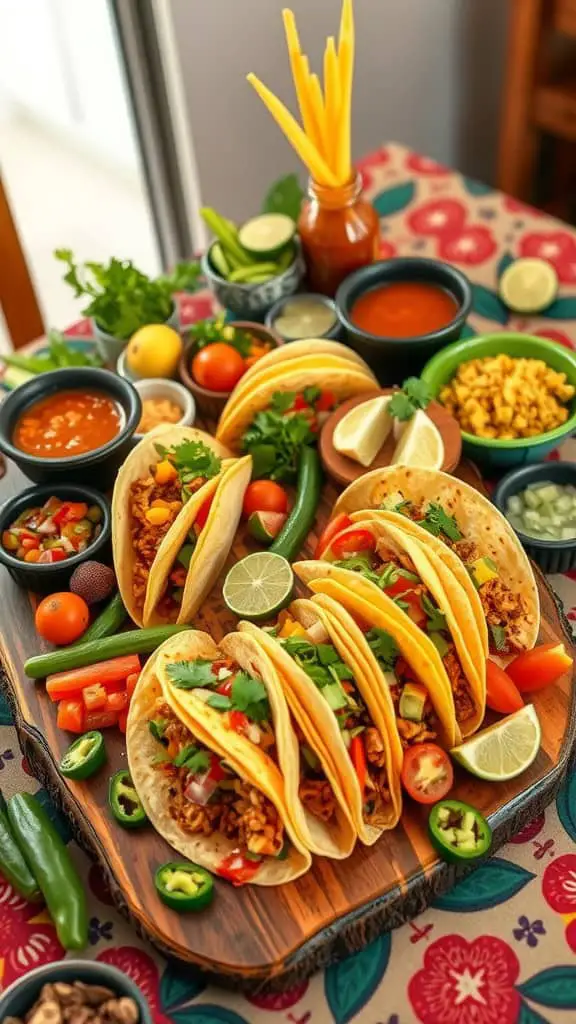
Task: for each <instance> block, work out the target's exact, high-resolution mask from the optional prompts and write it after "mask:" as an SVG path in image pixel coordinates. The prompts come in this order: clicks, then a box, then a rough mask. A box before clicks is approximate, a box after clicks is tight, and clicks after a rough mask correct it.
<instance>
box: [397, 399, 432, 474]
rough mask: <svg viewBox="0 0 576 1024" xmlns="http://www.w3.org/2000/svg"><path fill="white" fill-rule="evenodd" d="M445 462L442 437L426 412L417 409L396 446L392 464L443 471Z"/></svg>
mask: <svg viewBox="0 0 576 1024" xmlns="http://www.w3.org/2000/svg"><path fill="white" fill-rule="evenodd" d="M443 462H444V442H443V440H442V435H441V433H440V431H439V430H438V427H437V426H436V424H435V423H433V422H432V420H431V419H430V417H429V416H427V415H426V413H425V412H424V410H423V409H417V410H416V412H415V413H414V415H413V417H412V419H411V420H410V422H409V423H408V426H407V427H406V429H405V431H404V433H403V434H402V437H401V438H400V440H399V442H398V444H397V445H396V449H395V451H394V455H393V456H392V463H393V464H395V465H400V466H417V467H418V468H419V469H441V468H442V463H443Z"/></svg>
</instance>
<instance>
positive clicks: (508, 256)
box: [496, 252, 516, 280]
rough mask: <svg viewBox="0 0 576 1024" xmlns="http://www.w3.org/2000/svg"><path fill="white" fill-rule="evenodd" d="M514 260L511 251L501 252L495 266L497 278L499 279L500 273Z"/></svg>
mask: <svg viewBox="0 0 576 1024" xmlns="http://www.w3.org/2000/svg"><path fill="white" fill-rule="evenodd" d="M515 262H516V260H515V258H514V256H513V255H512V253H511V252H505V253H503V254H502V256H501V257H500V259H499V261H498V266H497V267H496V276H497V277H498V280H500V278H501V277H502V274H503V273H504V271H505V270H507V269H508V267H509V266H510V264H511V263H515Z"/></svg>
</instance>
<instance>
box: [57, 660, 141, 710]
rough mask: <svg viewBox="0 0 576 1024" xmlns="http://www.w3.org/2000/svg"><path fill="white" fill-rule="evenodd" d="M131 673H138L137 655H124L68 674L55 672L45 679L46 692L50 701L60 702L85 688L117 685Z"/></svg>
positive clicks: (75, 669)
mask: <svg viewBox="0 0 576 1024" xmlns="http://www.w3.org/2000/svg"><path fill="white" fill-rule="evenodd" d="M133 672H140V659H139V658H138V655H137V654H126V655H124V656H123V657H121V658H110V660H109V661H99V662H96V664H94V665H86V666H85V667H84V668H74V669H70V671H69V672H55V673H54V675H51V676H48V678H47V679H46V692H47V694H48V696H49V697H50V700H61V699H62V698H64V697H72V696H73V695H74V694H79V693H80V692H81V690H83V689H84V688H85V687H86V686H93V685H94V683H102V684H103V685H104V686H106V684H107V683H108V684H110V683H118V682H121V681H122V680H124V679H127V678H128V676H129V675H132V673H133Z"/></svg>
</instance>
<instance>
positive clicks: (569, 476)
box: [492, 462, 576, 573]
mask: <svg viewBox="0 0 576 1024" xmlns="http://www.w3.org/2000/svg"><path fill="white" fill-rule="evenodd" d="M539 481H541V482H542V483H544V482H546V481H549V482H550V483H552V484H572V485H573V486H574V487H576V463H574V462H539V463H537V464H536V465H533V466H520V467H519V468H518V469H513V470H511V472H510V473H506V476H503V477H502V479H501V481H500V483H499V484H498V485H497V486H496V488H495V490H494V493H493V494H492V501H493V502H494V504H495V505H496V507H497V508H498V509H499V510H500V512H502V513H503V515H506V505H507V504H508V498H512V497H513V495H514V494H518V493H519V492H520V491H524V490H525V489H526V487H527V486H528V484H535V483H538V482H539ZM515 532H516V534H517V535H518V539H519V541H520V542H521V544H522V547H523V548H525V550H526V553H527V554H528V555H529V556H530V558H531V559H532V560H533V561H534V562H536V563H537V564H538V565H539V566H540V568H541V569H542V572H547V573H549V572H568V570H569V569H574V568H576V540H538V538H536V537H528V535H527V534H525V533H522V532H521V531H520V530H516V531H515Z"/></svg>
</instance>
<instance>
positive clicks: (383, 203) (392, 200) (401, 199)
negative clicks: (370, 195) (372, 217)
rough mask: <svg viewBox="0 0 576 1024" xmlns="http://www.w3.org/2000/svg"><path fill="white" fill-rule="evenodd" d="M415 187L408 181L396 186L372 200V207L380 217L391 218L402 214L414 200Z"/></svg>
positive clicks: (385, 190)
mask: <svg viewBox="0 0 576 1024" xmlns="http://www.w3.org/2000/svg"><path fill="white" fill-rule="evenodd" d="M414 192H415V185H414V182H413V181H407V182H406V183H405V184H404V185H394V187H393V188H386V189H384V191H383V192H379V193H378V195H377V196H375V197H374V199H373V200H372V205H373V207H374V209H375V210H376V213H377V214H378V216H379V217H391V216H392V214H393V213H400V210H403V209H404V208H405V207H406V206H408V204H409V203H411V202H412V200H413V199H414Z"/></svg>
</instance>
